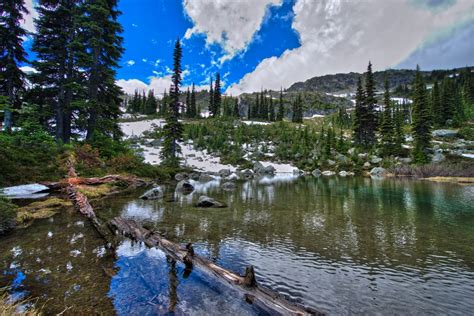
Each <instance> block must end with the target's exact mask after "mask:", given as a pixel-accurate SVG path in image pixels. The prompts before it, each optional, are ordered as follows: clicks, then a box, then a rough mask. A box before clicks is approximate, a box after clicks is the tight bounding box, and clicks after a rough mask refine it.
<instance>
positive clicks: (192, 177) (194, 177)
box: [189, 172, 200, 181]
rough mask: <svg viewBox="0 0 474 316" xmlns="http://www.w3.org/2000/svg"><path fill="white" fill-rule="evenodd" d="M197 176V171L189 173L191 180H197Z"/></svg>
mask: <svg viewBox="0 0 474 316" xmlns="http://www.w3.org/2000/svg"><path fill="white" fill-rule="evenodd" d="M199 177H200V174H199V172H193V173H191V174H190V175H189V178H190V179H192V180H196V181H197V180H199Z"/></svg>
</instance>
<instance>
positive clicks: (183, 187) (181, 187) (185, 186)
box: [176, 180, 194, 193]
mask: <svg viewBox="0 0 474 316" xmlns="http://www.w3.org/2000/svg"><path fill="white" fill-rule="evenodd" d="M176 191H180V192H183V193H190V192H193V191H194V186H193V185H192V184H191V183H190V182H189V181H188V180H181V181H179V182H178V184H177V185H176Z"/></svg>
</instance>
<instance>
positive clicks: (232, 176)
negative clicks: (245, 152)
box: [227, 172, 239, 180]
mask: <svg viewBox="0 0 474 316" xmlns="http://www.w3.org/2000/svg"><path fill="white" fill-rule="evenodd" d="M227 179H229V180H237V179H239V176H238V175H237V174H236V173H235V172H233V173H232V174H231V175H230V176H228V177H227Z"/></svg>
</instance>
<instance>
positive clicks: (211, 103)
mask: <svg viewBox="0 0 474 316" xmlns="http://www.w3.org/2000/svg"><path fill="white" fill-rule="evenodd" d="M214 113H215V108H214V84H213V82H212V77H211V83H210V87H209V116H211V115H214Z"/></svg>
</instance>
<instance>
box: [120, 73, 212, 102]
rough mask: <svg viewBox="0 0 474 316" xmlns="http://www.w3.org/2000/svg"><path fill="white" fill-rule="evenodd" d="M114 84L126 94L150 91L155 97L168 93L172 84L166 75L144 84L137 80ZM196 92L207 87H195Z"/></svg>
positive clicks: (183, 87)
mask: <svg viewBox="0 0 474 316" xmlns="http://www.w3.org/2000/svg"><path fill="white" fill-rule="evenodd" d="M116 84H117V85H118V86H119V87H121V88H122V90H123V91H124V92H125V93H127V94H133V93H135V90H138V91H143V90H145V91H146V92H148V91H150V90H154V91H155V95H157V96H158V97H162V96H163V92H164V91H165V90H166V91H169V90H170V86H171V84H172V81H171V75H166V76H161V77H159V76H157V77H150V78H149V82H148V83H145V82H143V81H141V80H138V79H129V80H125V79H120V80H117V81H116ZM188 88H189V89H191V86H182V87H181V88H180V89H181V91H186V90H187V89H188ZM195 89H196V91H201V90H205V89H208V86H207V85H202V86H196V87H195Z"/></svg>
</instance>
